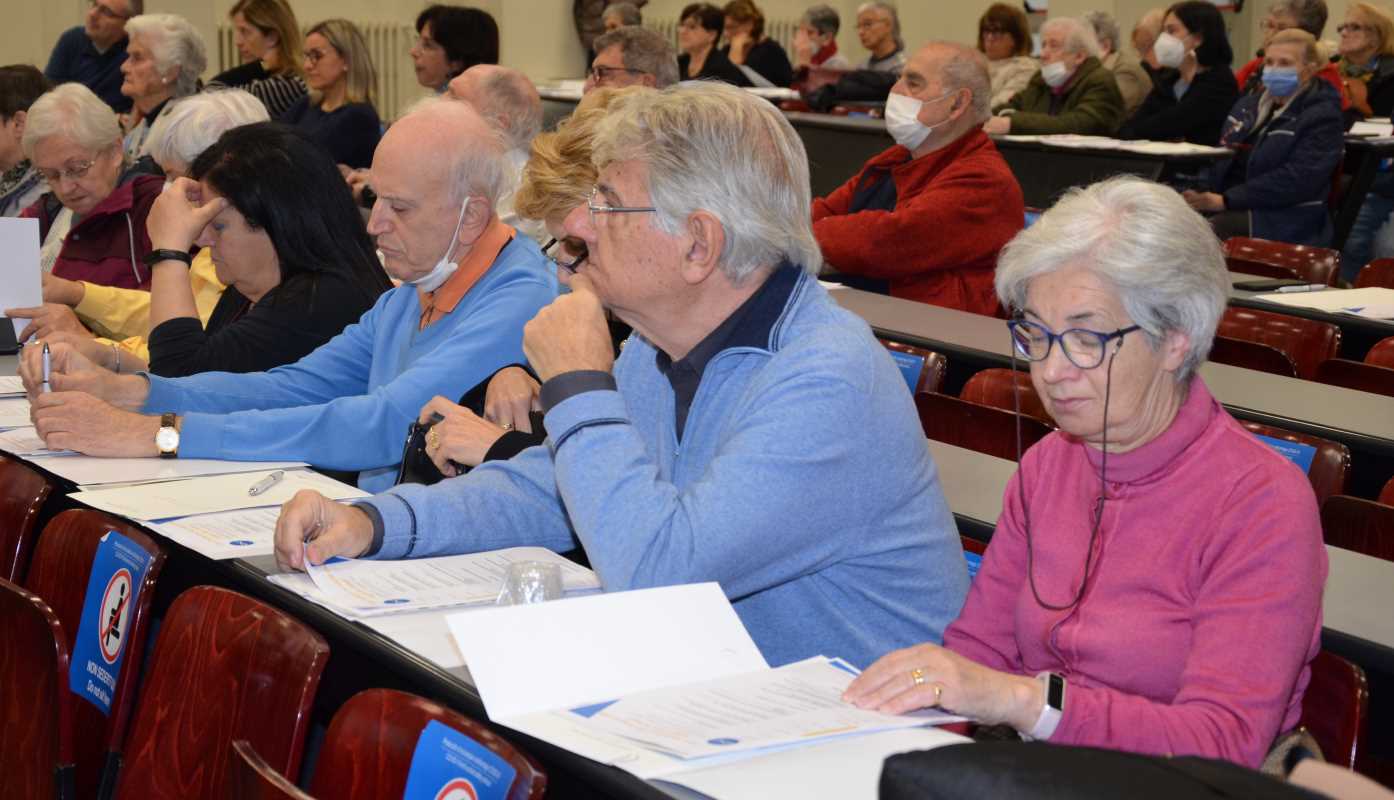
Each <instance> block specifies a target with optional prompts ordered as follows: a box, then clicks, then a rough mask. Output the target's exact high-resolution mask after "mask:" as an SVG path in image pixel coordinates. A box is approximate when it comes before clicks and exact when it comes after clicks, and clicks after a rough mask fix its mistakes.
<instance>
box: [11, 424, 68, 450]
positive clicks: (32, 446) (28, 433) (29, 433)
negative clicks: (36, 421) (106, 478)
mask: <svg viewBox="0 0 1394 800" xmlns="http://www.w3.org/2000/svg"><path fill="white" fill-rule="evenodd" d="M0 450H3V451H4V452H6V453H9V454H10V455H12V456H72V455H77V454H76V453H74V452H73V451H71V450H50V449H48V445H45V444H44V440H43V439H40V438H39V433H38V431H36V430H34V426H32V425H31V426H29V427H27V428H11V429H9V430H7V431H0Z"/></svg>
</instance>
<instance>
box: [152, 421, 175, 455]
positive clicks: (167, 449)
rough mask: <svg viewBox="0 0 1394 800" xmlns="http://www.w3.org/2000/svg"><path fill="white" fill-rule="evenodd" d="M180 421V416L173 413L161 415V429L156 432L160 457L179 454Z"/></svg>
mask: <svg viewBox="0 0 1394 800" xmlns="http://www.w3.org/2000/svg"><path fill="white" fill-rule="evenodd" d="M178 421H179V419H178V417H176V416H175V415H173V414H161V415H160V429H159V430H158V431H156V432H155V447H156V448H157V449H159V451H160V458H177V457H178V456H179V426H178V424H177V423H178Z"/></svg>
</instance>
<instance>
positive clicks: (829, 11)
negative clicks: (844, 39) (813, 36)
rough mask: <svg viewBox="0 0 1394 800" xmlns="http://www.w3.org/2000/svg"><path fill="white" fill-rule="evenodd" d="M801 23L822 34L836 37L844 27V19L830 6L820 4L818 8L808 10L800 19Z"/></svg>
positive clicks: (812, 7)
mask: <svg viewBox="0 0 1394 800" xmlns="http://www.w3.org/2000/svg"><path fill="white" fill-rule="evenodd" d="M799 23H800V24H803V25H807V26H808V27H810V28H812V29H814V30H815V31H818V32H819V33H822V34H828V33H831V34H832V35H834V36H836V35H837V31H838V29H839V28H841V27H842V18H841V17H839V16H838V15H837V11H836V10H835V9H834V8H833V7H832V6H830V5H825V4H823V3H819V4H818V5H816V6H809V7H808V10H807V11H805V12H803V16H802V17H799Z"/></svg>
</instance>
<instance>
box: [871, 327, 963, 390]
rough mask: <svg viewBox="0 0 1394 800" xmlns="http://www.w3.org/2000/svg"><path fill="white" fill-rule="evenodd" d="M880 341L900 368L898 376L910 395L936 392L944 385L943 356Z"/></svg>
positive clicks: (930, 351) (944, 363)
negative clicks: (900, 376) (899, 375)
mask: <svg viewBox="0 0 1394 800" xmlns="http://www.w3.org/2000/svg"><path fill="white" fill-rule="evenodd" d="M880 341H881V344H883V345H885V346H886V349H887V350H889V351H891V359H892V360H893V361H895V365H896V366H897V367H899V368H900V374H901V375H902V376H904V378H905V383H906V385H907V386H909V387H910V394H916V393H917V392H937V391H939V388H940V387H941V386H943V385H944V369H945V366H946V365H947V364H948V361H947V359H945V358H944V356H943V354H941V353H935V352H933V351H932V350H926V349H924V348H923V347H915V346H914V345H908V344H901V343H900V342H891V341H887V340H885V339H881V340H880Z"/></svg>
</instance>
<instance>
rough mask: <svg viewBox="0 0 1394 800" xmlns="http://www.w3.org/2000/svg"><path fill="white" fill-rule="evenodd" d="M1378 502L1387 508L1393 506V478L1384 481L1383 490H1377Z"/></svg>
mask: <svg viewBox="0 0 1394 800" xmlns="http://www.w3.org/2000/svg"><path fill="white" fill-rule="evenodd" d="M1379 501H1380V502H1381V503H1384V504H1385V505H1387V506H1394V478H1390V479H1389V480H1388V481H1386V482H1385V484H1384V488H1383V489H1380V490H1379Z"/></svg>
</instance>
